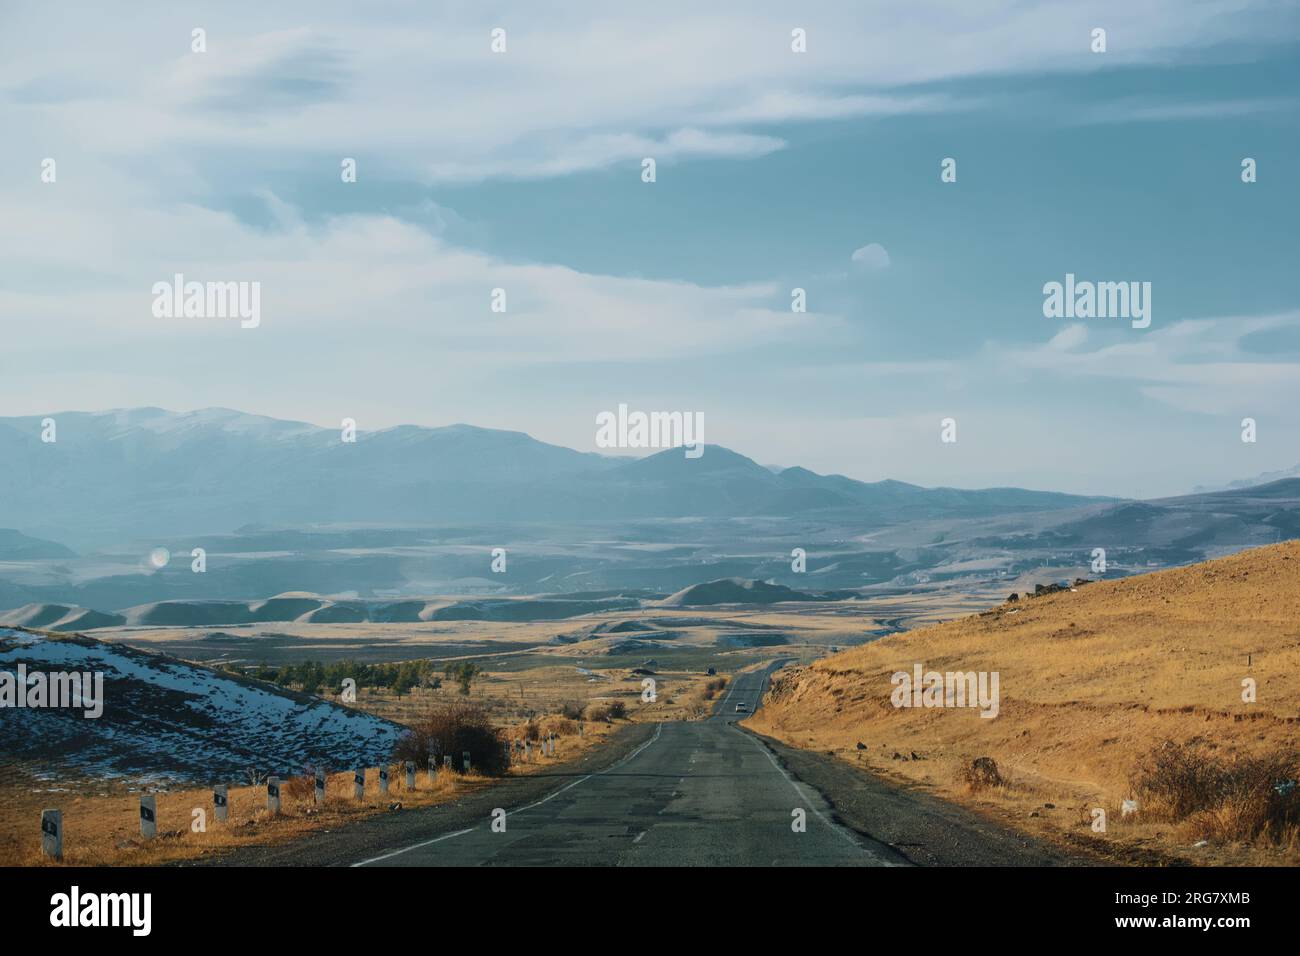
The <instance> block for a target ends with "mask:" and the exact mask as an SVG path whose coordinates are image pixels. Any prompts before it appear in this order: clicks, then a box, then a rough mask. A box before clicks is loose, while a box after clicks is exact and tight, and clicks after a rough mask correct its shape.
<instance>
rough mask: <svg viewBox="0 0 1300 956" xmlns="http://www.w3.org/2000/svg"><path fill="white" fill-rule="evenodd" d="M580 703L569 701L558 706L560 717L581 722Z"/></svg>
mask: <svg viewBox="0 0 1300 956" xmlns="http://www.w3.org/2000/svg"><path fill="white" fill-rule="evenodd" d="M582 711H583V707H582V701H580V700H571V701H568V702H567V703H564V704H561V705H560V716H562V717H567V718H568V719H569V720H582Z"/></svg>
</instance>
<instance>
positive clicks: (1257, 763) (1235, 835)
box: [1132, 740, 1300, 844]
mask: <svg viewBox="0 0 1300 956" xmlns="http://www.w3.org/2000/svg"><path fill="white" fill-rule="evenodd" d="M1298 776H1300V754H1297V753H1296V752H1295V751H1292V750H1278V751H1273V752H1271V753H1264V754H1257V755H1240V756H1237V757H1232V758H1225V757H1222V756H1219V755H1217V754H1213V753H1210V752H1209V751H1207V750H1205V749H1204V748H1201V747H1197V746H1194V745H1192V744H1179V743H1175V742H1174V741H1172V740H1166V741H1164V742H1163V743H1162V744H1160V745H1159V746H1158V747H1156V748H1155V749H1153V750H1152V751H1151V752H1150V753H1148V754H1146V755H1145V756H1143V757H1142V758H1141V759H1140V760H1139V762H1138V766H1137V769H1136V771H1135V772H1134V774H1133V778H1132V787H1133V792H1134V794H1135V796H1137V797H1138V799H1139V801H1140V803H1141V805H1142V810H1143V812H1144V813H1149V814H1151V815H1152V816H1154V817H1156V818H1162V819H1166V820H1170V821H1174V822H1185V823H1186V824H1187V828H1188V829H1189V830H1190V831H1191V833H1192V834H1193V835H1194V836H1199V837H1202V838H1204V839H1211V840H1218V841H1223V842H1234V841H1239V842H1244V843H1250V842H1254V841H1256V840H1261V841H1263V842H1267V843H1281V844H1293V843H1294V842H1295V841H1296V839H1297V833H1298V832H1300V789H1296V788H1294V787H1293V788H1292V789H1291V790H1289V791H1287V792H1283V791H1284V789H1285V788H1283V787H1281V786H1280V785H1281V784H1283V783H1284V782H1285V781H1288V780H1290V781H1294V780H1296V778H1297V777H1298Z"/></svg>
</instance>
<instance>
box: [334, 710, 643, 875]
mask: <svg viewBox="0 0 1300 956" xmlns="http://www.w3.org/2000/svg"><path fill="white" fill-rule="evenodd" d="M663 729H664V725H663V724H656V725H655V734H654V736H653V737H651V738H650V739H649V740H647V741H646V742H645V743H643V744H642V745H641V746H640V747H637V748H636V750H633V751H632V752H631V753H630V754H628V755H627V756H626V757H624V758H623V759H622V760H620V761H618V762H617V763H615V764H611V765H610V766H608V767H606V768H605V769H604V770H597V771H596V772H595V773H589V774H587V775H586V776H585V777H582V778H581V779H578V780H575V781H573V783H570V784H566V785H565V786H563V787H561V788H560V789H559V790H556V791H554V792H552V793H549V794H547V795H546V796H544V797H542V799H540V800H538V801H537V802H536V803H530V804H529V805H528V806H526V807H520V808H519V809H518V810H511V811H510V812H509V813H507V814H506V817H510V816H511V815H512V814H516V813H523V812H524V811H525V810H531V809H533V808H534V807H540V806H541V805H542V804H543V803H546V801H548V800H550V799H551V798H552V797H558V796H559V795H560V794H562V793H564V792H565V791H566V790H572V789H573V788H574V787H576V786H577V785H578V784H580V783H585V782H586V781H588V780H590V779H591V778H592V777H599V776H602V775H604V774H607V773H609V772H610V771H611V770H617V769H618V768H619V767H621V766H623V764H625V763H627V762H628V761H630V760H632V759H633V758H634V757H636V756H637V755H638V754H639V753H641V751H643V750H645V749H646V748H647V747H649V746H650V745H651V744H652V743H654V742H655V741H656V740H658V739H659V735H660V734H661V733H662V732H663ZM477 829H478V827H467V828H466V829H464V830H457V831H456V832H455V833H445V834H443V835H442V836H440V837H435V838H434V839H432V840H425V841H424V842H423V843H415V844H412V845H411V846H406V847H402V849H400V850H393V851H392V852H391V853H384V854H381V855H380V856H372V857H371V858H370V859H368V860H361V861H360V862H358V863H353V864H352V867H353V868H355V867H358V866H366V865H368V864H370V863H378V862H380V861H381V860H389V859H392V858H393V857H395V856H401V855H402V854H403V853H410V852H411V851H412V850H419V849H421V848H422V847H426V846H432V845H433V844H435V843H441V842H442V841H443V840H450V839H451V838H452V837H458V836H464V835H465V834H466V833H472V832H473V831H474V830H477Z"/></svg>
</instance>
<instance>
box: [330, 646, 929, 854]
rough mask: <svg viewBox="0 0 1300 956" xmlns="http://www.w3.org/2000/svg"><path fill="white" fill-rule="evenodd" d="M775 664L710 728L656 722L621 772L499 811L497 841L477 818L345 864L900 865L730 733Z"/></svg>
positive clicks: (758, 747) (754, 677) (763, 752)
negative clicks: (472, 822)
mask: <svg viewBox="0 0 1300 956" xmlns="http://www.w3.org/2000/svg"><path fill="white" fill-rule="evenodd" d="M776 666H777V665H772V666H771V667H768V668H766V669H764V670H762V671H755V672H752V673H748V674H741V675H739V676H737V677H736V679H735V680H734V681H733V682H732V684H731V686H730V687H729V689H728V692H727V693H726V695H725V696H724V697H723V699H722V701H721V703H720V704H719V706H718V708H717V710H716V711H715V714H714V716H713V717H711V718H709V719H708V720H699V721H690V722H672V723H664V724H661V725H659V726H658V727H657V728H656V730H655V732H654V733H653V735H652V736H651V737H650V738H649V739H648V740H646V741H645V742H643V743H641V744H640V745H639V746H637V748H636V749H635V750H633V751H631V752H630V753H629V754H627V755H626V756H625V757H624V758H623V759H622V760H620V761H619V762H618V763H616V764H614V765H612V766H610V767H608V768H606V769H604V770H600V771H596V772H593V773H590V774H587V775H585V776H581V777H578V778H576V779H574V780H573V781H571V782H570V783H567V784H565V785H564V786H563V787H560V788H558V789H556V790H554V791H552V792H551V793H550V794H548V795H547V796H545V797H543V798H541V799H539V800H536V801H534V802H532V803H530V804H526V805H524V806H521V807H517V808H513V809H512V808H509V807H504V808H501V809H503V810H505V811H506V813H505V816H504V831H503V832H502V831H501V824H500V823H498V824H497V826H496V828H495V829H494V828H493V826H492V821H491V818H484V819H483V821H482V822H481V823H480V824H478V825H476V826H473V827H469V828H464V829H460V830H455V831H452V832H449V833H439V834H430V835H429V837H428V838H427V839H424V840H418V841H415V842H413V843H411V844H408V845H405V846H395V847H393V848H392V849H390V850H386V851H385V852H383V853H379V854H376V855H374V856H372V857H368V858H366V859H364V860H361V861H358V862H356V863H354V864H353V865H354V866H481V865H487V866H510V865H514V866H556V865H561V866H563V865H569V866H602V865H606V866H607V865H618V866H665V865H667V866H782V865H794V866H799V865H810V864H811V865H833V866H890V865H903V864H906V862H907V861H906V860H905V859H904V858H903V857H902V856H901V855H899V854H898V853H897V852H896V851H894V850H892V849H891V848H889V847H888V846H886V845H884V844H881V843H877V842H875V841H873V840H871V839H870V838H868V837H863V836H861V835H860V834H857V833H855V832H853V831H852V830H849V829H847V828H846V827H843V826H841V825H840V824H838V823H836V822H835V821H834V820H833V819H832V817H833V814H832V813H831V810H830V807H829V806H828V805H827V803H826V802H825V800H823V798H822V797H821V795H820V794H819V793H818V792H817V791H816V790H814V789H812V788H811V787H808V786H807V785H805V784H803V783H801V782H800V781H798V780H796V779H795V778H794V777H793V776H791V775H790V774H789V773H788V772H787V771H786V770H785V769H784V768H783V767H782V766H781V765H780V764H779V763H778V762H777V760H776V759H775V758H774V757H773V755H772V753H771V751H769V750H768V749H767V747H765V746H764V745H763V743H761V742H760V741H759V740H758V739H757V738H755V737H754V736H753V735H751V734H748V733H745V732H744V731H742V730H740V729H739V728H737V727H736V726H735V721H736V720H737V719H738V718H740V719H743V718H744V717H746V716H748V712H752V711H753V710H754V709H755V708H756V707H757V706H758V703H759V700H760V698H761V697H762V694H763V690H764V689H765V687H766V685H767V679H768V676H769V674H770V673H771V671H772V670H773V669H774V668H775V667H776ZM737 704H743V705H744V707H745V708H746V709H747V712H742V713H738V712H737V710H736V705H737ZM498 819H500V817H499V815H498Z"/></svg>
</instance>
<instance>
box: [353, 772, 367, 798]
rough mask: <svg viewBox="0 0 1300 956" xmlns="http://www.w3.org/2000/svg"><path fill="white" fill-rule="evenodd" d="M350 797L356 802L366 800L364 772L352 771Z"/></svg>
mask: <svg viewBox="0 0 1300 956" xmlns="http://www.w3.org/2000/svg"><path fill="white" fill-rule="evenodd" d="M352 795H353V796H354V797H355V798H356V799H358V800H364V799H365V798H366V771H365V770H364V769H362V770H354V771H352Z"/></svg>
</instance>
